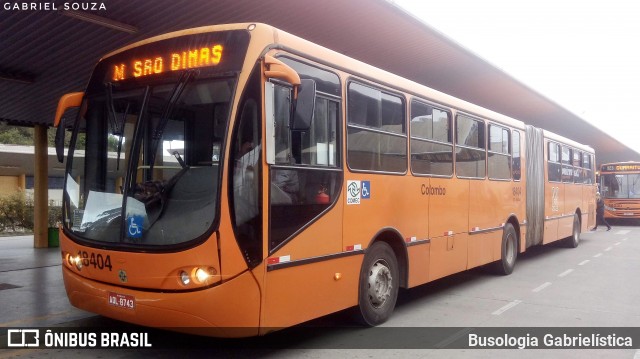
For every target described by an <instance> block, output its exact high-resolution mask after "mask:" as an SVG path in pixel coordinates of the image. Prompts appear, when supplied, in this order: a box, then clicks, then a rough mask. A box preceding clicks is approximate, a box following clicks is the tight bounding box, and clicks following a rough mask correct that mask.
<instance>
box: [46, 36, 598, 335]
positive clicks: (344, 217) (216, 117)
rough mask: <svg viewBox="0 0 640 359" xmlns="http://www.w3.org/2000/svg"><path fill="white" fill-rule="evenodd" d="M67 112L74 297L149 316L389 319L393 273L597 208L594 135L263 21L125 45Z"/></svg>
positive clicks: (505, 250)
mask: <svg viewBox="0 0 640 359" xmlns="http://www.w3.org/2000/svg"><path fill="white" fill-rule="evenodd" d="M72 107H79V111H78V116H77V119H76V120H75V121H72V123H71V124H70V123H64V122H63V121H62V122H61V120H60V118H61V116H62V114H63V113H64V111H65V110H66V109H68V108H72ZM56 125H57V126H58V135H59V136H58V138H63V137H62V135H63V134H64V130H65V128H67V127H68V128H73V135H72V142H71V146H70V148H69V154H68V159H67V176H66V183H65V192H64V225H63V228H62V230H61V236H60V238H61V240H60V247H61V251H62V256H63V259H64V260H63V262H64V265H63V278H64V283H65V287H66V291H67V294H68V297H69V300H70V301H71V303H72V304H73V305H74V306H76V307H78V308H81V309H84V310H87V311H90V312H94V313H98V314H101V315H104V316H107V317H111V318H115V319H118V320H122V321H126V322H132V323H137V324H141V325H146V326H156V327H164V328H175V329H177V330H187V329H186V328H196V327H199V328H202V329H204V330H205V331H206V333H207V334H209V335H214V336H251V335H261V334H265V333H267V332H269V331H271V330H274V329H278V328H283V327H288V326H292V325H295V324H298V323H301V322H304V321H307V320H310V319H313V318H317V317H320V316H323V315H326V314H329V313H332V312H336V311H339V310H343V309H346V308H350V307H356V308H357V309H356V310H355V312H356V314H357V316H358V317H359V319H360V320H361V321H362V322H363V323H365V324H366V325H377V324H379V323H382V322H384V321H385V320H387V319H388V318H389V316H390V315H391V313H392V311H393V308H394V306H395V302H396V299H397V296H398V288H400V287H403V288H411V287H415V286H418V285H421V284H424V283H427V282H430V281H433V280H435V279H438V278H442V277H444V276H447V275H450V274H453V273H457V272H461V271H464V270H467V269H470V268H474V267H478V266H483V265H487V264H490V265H492V266H494V267H495V269H496V270H497V271H498V272H499V273H502V274H509V273H511V272H512V271H513V269H514V266H515V263H516V258H517V256H518V254H519V253H522V252H524V251H526V250H527V248H529V247H531V246H534V245H539V244H546V243H550V242H554V241H557V240H561V239H563V240H564V241H565V242H566V243H567V244H568V245H569V246H571V247H575V246H577V245H578V243H579V240H580V233H581V232H582V231H585V230H587V229H589V228H591V227H592V226H593V225H594V223H595V222H594V220H595V191H596V187H595V180H594V177H595V171H594V168H593V164H594V152H593V150H592V149H591V148H590V147H588V146H585V145H581V144H578V143H576V142H574V141H571V140H569V139H566V138H563V137H561V136H558V135H555V134H552V133H550V132H546V131H543V130H542V129H538V128H535V127H533V126H527V125H525V124H524V123H523V122H521V121H518V120H515V119H512V118H509V117H507V116H503V115H500V114H498V113H495V112H492V111H489V110H487V109H484V108H481V107H479V106H476V105H473V104H470V103H468V102H465V101H462V100H460V99H457V98H454V97H452V96H449V95H446V94H443V93H441V92H438V91H435V90H433V89H430V88H427V87H425V86H422V85H419V84H417V83H415V82H412V81H410V80H408V79H404V78H401V77H399V76H395V75H393V74H390V73H388V72H385V71H383V70H380V69H377V68H374V67H372V66H369V65H367V64H364V63H362V62H359V61H356V60H354V59H351V58H348V57H346V56H344V55H341V54H338V53H336V52H334V51H331V50H328V49H326V48H323V47H321V46H319V45H316V44H313V43H311V42H309V41H306V40H303V39H301V38H298V37H296V36H293V35H291V34H288V33H286V32H283V31H281V30H278V29H275V28H272V27H270V26H267V25H264V24H233V25H219V26H210V27H201V28H196V29H191V30H185V31H179V32H174V33H170V34H166V35H162V36H158V37H154V38H151V39H148V40H145V41H141V42H138V43H135V44H133V45H130V46H127V47H125V48H123V49H120V50H118V51H115V52H113V53H111V54H109V55H107V56H105V57H104V58H103V59H102V60H100V62H99V63H98V64H97V66H96V67H95V70H94V72H93V74H92V76H91V80H90V81H89V84H88V86H87V88H86V90H85V92H83V93H73V94H69V95H68V96H65V97H64V98H63V99H61V101H60V104H59V108H58V111H57V115H56ZM61 144H62V143H61V142H59V143H58V148H59V149H60V150H62V145H61Z"/></svg>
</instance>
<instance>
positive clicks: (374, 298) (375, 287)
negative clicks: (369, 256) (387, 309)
mask: <svg viewBox="0 0 640 359" xmlns="http://www.w3.org/2000/svg"><path fill="white" fill-rule="evenodd" d="M385 264H386V263H384V262H382V261H378V262H376V263H374V264H373V266H371V269H370V270H369V300H370V301H371V304H373V306H374V307H380V306H382V305H383V304H384V303H385V302H386V300H387V298H389V297H390V296H391V290H392V288H393V278H392V277H391V271H390V270H389V267H387V266H386V265H385Z"/></svg>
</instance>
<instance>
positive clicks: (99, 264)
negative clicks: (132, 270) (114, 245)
mask: <svg viewBox="0 0 640 359" xmlns="http://www.w3.org/2000/svg"><path fill="white" fill-rule="evenodd" d="M78 256H80V258H82V266H83V267H89V266H91V267H93V268H97V269H100V270H103V269H105V268H107V269H109V271H111V270H112V266H111V256H110V255H108V254H107V255H106V256H103V255H102V254H100V253H98V254H95V253H93V252H91V253H89V252H87V251H80V252H78Z"/></svg>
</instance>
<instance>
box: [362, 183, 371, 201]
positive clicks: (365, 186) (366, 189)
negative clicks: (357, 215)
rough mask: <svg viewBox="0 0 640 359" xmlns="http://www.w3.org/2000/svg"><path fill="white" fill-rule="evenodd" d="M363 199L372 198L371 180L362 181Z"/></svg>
mask: <svg viewBox="0 0 640 359" xmlns="http://www.w3.org/2000/svg"><path fill="white" fill-rule="evenodd" d="M361 193H362V195H361V198H362V199H370V198H371V182H370V181H362V191H361Z"/></svg>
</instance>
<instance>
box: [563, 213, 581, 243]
mask: <svg viewBox="0 0 640 359" xmlns="http://www.w3.org/2000/svg"><path fill="white" fill-rule="evenodd" d="M564 244H565V245H566V246H567V247H569V248H576V247H578V245H579V244H580V219H579V218H578V214H577V213H575V214H574V215H573V232H572V234H571V236H570V237H567V238H565V239H564Z"/></svg>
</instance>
